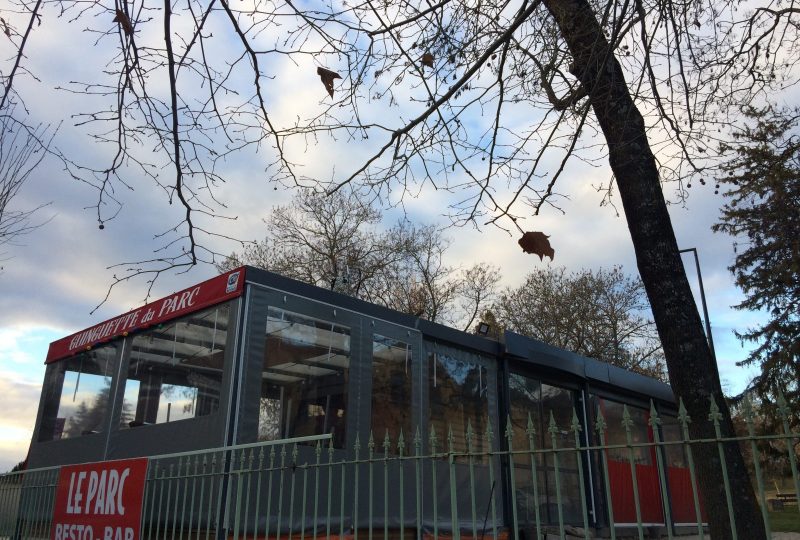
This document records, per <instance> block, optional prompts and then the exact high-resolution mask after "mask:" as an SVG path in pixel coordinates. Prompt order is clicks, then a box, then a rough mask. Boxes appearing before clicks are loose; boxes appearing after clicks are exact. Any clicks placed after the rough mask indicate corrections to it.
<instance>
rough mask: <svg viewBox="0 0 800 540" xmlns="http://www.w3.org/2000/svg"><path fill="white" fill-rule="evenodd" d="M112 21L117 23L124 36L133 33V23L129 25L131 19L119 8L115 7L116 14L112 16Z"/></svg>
mask: <svg viewBox="0 0 800 540" xmlns="http://www.w3.org/2000/svg"><path fill="white" fill-rule="evenodd" d="M114 22H115V23H119V25H120V26H121V27H122V30H123V31H124V32H125V35H126V36H130V35H133V25H131V20H130V19H129V18H128V16H127V15H126V14H125V12H124V11H122V10H121V9H117V12H116V15H115V16H114Z"/></svg>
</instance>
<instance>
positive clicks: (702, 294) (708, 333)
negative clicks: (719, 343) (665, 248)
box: [679, 248, 717, 362]
mask: <svg viewBox="0 0 800 540" xmlns="http://www.w3.org/2000/svg"><path fill="white" fill-rule="evenodd" d="M689 251H691V252H692V253H694V264H695V267H696V268H697V281H699V282H700V301H701V302H702V304H703V317H704V318H705V320H706V337H707V338H708V348H709V349H711V358H713V359H714V362H716V361H717V353H716V352H715V351H714V338H713V337H711V322H710V321H709V320H708V306H706V292H705V290H704V289H703V274H701V273H700V259H699V258H698V257H697V248H687V249H681V250H679V252H680V253H687V252H689Z"/></svg>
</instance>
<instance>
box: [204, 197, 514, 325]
mask: <svg viewBox="0 0 800 540" xmlns="http://www.w3.org/2000/svg"><path fill="white" fill-rule="evenodd" d="M380 219H381V214H380V212H379V211H378V210H377V209H376V208H375V207H373V206H372V205H370V204H369V203H368V202H366V200H365V199H364V198H363V197H361V196H359V195H358V194H357V193H354V192H350V191H348V190H340V191H337V192H336V193H334V194H332V195H326V194H325V193H319V192H315V191H312V190H301V191H299V192H298V193H297V195H296V196H295V197H294V198H293V199H292V201H291V202H290V203H289V204H287V205H283V206H278V207H276V208H274V209H273V210H272V212H271V213H270V214H269V216H268V217H267V218H266V219H265V220H264V222H265V225H266V238H265V239H264V240H263V241H261V242H256V243H254V244H251V245H248V246H247V247H246V248H245V249H244V250H243V251H242V252H241V253H233V254H231V255H230V256H229V257H228V258H227V259H225V261H223V262H222V263H221V264H219V265H218V268H219V269H220V270H221V271H227V270H229V269H231V268H234V267H236V266H240V265H242V264H249V265H252V266H257V267H260V268H264V269H266V270H270V271H272V272H276V273H278V274H281V275H284V276H287V277H291V278H294V279H297V280H300V281H304V282H306V283H311V284H312V285H317V286H320V287H325V288H329V289H334V290H337V291H339V292H342V293H345V294H350V295H352V296H356V297H358V298H362V299H364V300H367V301H369V302H372V303H375V304H379V305H382V306H386V307H389V308H392V309H395V310H398V311H401V312H403V313H409V314H411V315H415V316H417V317H422V318H425V319H428V320H430V321H434V322H440V323H445V324H451V325H457V326H461V327H463V328H464V329H467V328H469V327H470V326H472V324H473V323H474V321H475V319H476V317H477V314H478V313H480V312H481V311H482V310H483V309H485V308H486V307H487V306H488V305H489V304H490V303H491V302H492V301H493V300H494V298H495V295H496V292H497V287H498V283H499V281H500V273H499V272H498V270H497V269H496V268H494V267H492V266H491V265H488V264H485V263H479V264H474V265H473V266H471V267H469V268H466V269H462V270H459V269H457V268H455V267H453V266H450V265H448V264H446V263H445V261H444V257H445V253H446V252H447V249H448V247H449V246H450V240H449V239H448V238H446V237H445V236H444V232H443V230H442V228H441V227H437V226H435V225H414V224H411V223H409V222H408V221H405V220H404V221H400V222H399V223H398V224H396V225H394V226H393V227H390V228H388V229H381V228H380V226H379V225H380Z"/></svg>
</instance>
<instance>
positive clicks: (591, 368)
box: [505, 331, 675, 403]
mask: <svg viewBox="0 0 800 540" xmlns="http://www.w3.org/2000/svg"><path fill="white" fill-rule="evenodd" d="M505 343H506V352H507V354H508V355H510V356H513V357H515V358H517V359H518V360H520V361H522V362H525V363H529V364H531V365H534V366H538V367H542V368H546V369H553V370H557V371H560V372H563V373H568V374H570V375H576V376H578V377H581V378H583V379H585V380H586V381H588V382H589V383H590V384H592V383H599V384H601V385H603V386H606V387H608V386H611V387H616V392H618V393H619V395H620V396H624V395H625V394H639V395H640V396H644V397H646V398H653V399H656V400H660V401H665V402H668V403H672V402H673V401H674V399H675V398H674V396H673V393H672V389H671V388H670V386H669V385H668V384H665V383H663V382H661V381H659V380H657V379H653V378H651V377H646V376H644V375H640V374H639V373H634V372H632V371H628V370H626V369H622V368H620V367H617V366H613V365H611V364H608V363H606V362H601V361H599V360H595V359H593V358H586V357H583V356H580V355H578V354H575V353H572V352H569V351H565V350H563V349H559V348H557V347H553V346H551V345H547V344H545V343H543V342H541V341H539V340H536V339H533V338H529V337H525V336H522V335H519V334H515V333H514V332H508V331H506V333H505Z"/></svg>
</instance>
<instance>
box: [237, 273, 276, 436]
mask: <svg viewBox="0 0 800 540" xmlns="http://www.w3.org/2000/svg"><path fill="white" fill-rule="evenodd" d="M247 294H248V295H249V296H248V298H249V307H248V313H247V316H246V320H247V322H246V326H245V327H244V328H243V331H244V336H243V337H242V339H243V340H244V353H243V354H242V357H243V365H242V386H241V388H240V389H239V412H238V415H239V423H238V427H237V433H236V438H235V441H236V444H242V443H246V442H253V441H255V440H256V439H257V438H258V415H259V398H260V396H261V370H262V365H263V362H264V347H265V342H266V338H267V333H266V329H267V310H268V308H269V291H267V290H266V289H262V288H259V287H250V286H248V291H247Z"/></svg>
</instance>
